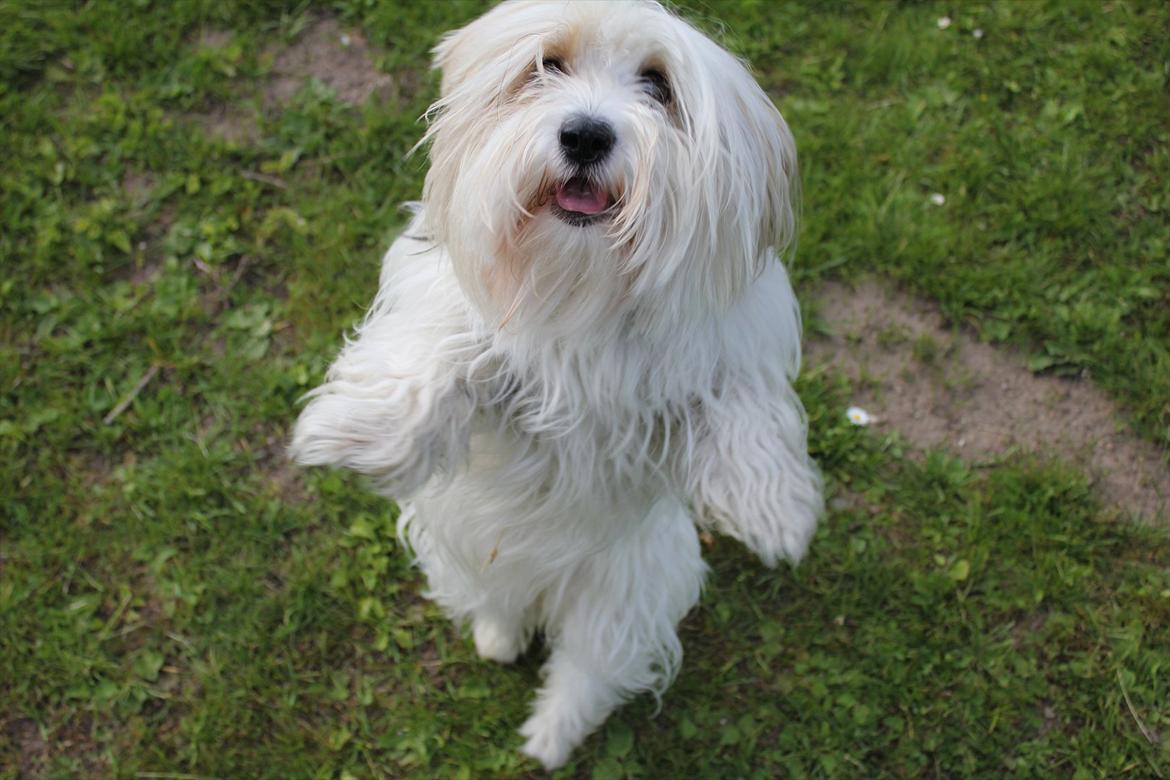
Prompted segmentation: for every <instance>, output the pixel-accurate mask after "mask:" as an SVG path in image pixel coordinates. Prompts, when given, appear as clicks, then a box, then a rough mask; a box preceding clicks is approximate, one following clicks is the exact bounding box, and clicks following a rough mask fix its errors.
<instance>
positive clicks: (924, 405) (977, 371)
mask: <svg viewBox="0 0 1170 780" xmlns="http://www.w3.org/2000/svg"><path fill="white" fill-rule="evenodd" d="M819 298H820V305H821V314H822V316H823V318H824V319H825V321H826V322H828V323H831V324H832V328H833V333H832V335H831V336H828V337H810V339H809V343H808V345H807V351H806V355H807V361H808V365H809V366H818V365H829V366H832V367H834V368H836V369H838V370H841V371H843V372H844V373H845V374H846V375H847V376H848V377H849V378H850V379H851V380H852V381H853V382H854V384H855V386H856V388H857V396H856V398H855V403H856V404H857V405H858V406H861V407H863V408H864V409H865V410H866V411H868V412H869V413H870V414H871V415H873V416H874V417H875V418H876V422H875V423H874V424H875V425H876V426H877V427H878V428H881V429H887V430H891V431H897V432H898V433H900V434H901V435H902V436H904V437H905V438H906V439H907V441H909V442H910V443H911V444H912V445H914V446H915V447H919V448H923V449H926V448H940V449H943V450H947V451H949V452H951V453H952V454H955V455H958V456H961V457H963V458H965V459H967V460H973V461H986V460H996V459H998V458H1001V457H1003V456H1005V455H1008V454H1010V453H1012V452H1015V451H1025V452H1035V453H1039V454H1041V455H1043V454H1053V453H1055V454H1058V455H1059V456H1060V457H1062V458H1065V459H1068V460H1070V461H1071V462H1073V463H1076V464H1078V465H1079V466H1081V467H1082V468H1084V469H1085V470H1086V471H1087V472H1088V473H1089V475H1090V476H1091V477H1092V479H1093V480H1094V482H1095V483H1096V486H1097V488H1098V490H1099V491H1100V494H1101V496H1102V499H1103V500H1104V501H1105V502H1106V503H1107V504H1108V505H1110V506H1111V507H1114V508H1116V509H1119V510H1120V511H1122V512H1123V513H1125V514H1128V515H1139V516H1141V517H1144V518H1145V519H1147V520H1151V521H1155V522H1159V523H1167V522H1170V466H1168V465H1167V463H1166V459H1165V457H1164V455H1163V454H1162V453H1161V451H1160V450H1159V449H1158V448H1157V447H1155V446H1154V445H1153V444H1151V443H1149V442H1146V441H1143V440H1141V439H1139V438H1137V437H1136V436H1134V435H1133V434H1132V433H1130V432H1128V431H1127V430H1126V427H1125V423H1124V422H1122V421H1121V419H1120V417H1119V415H1118V413H1117V410H1116V408H1115V406H1114V404H1113V402H1112V401H1111V400H1110V399H1109V398H1108V397H1107V396H1106V395H1105V394H1104V393H1103V392H1102V391H1101V390H1099V389H1098V388H1097V387H1095V386H1094V385H1092V384H1091V383H1089V382H1086V381H1079V380H1070V379H1062V378H1059V377H1050V376H1041V375H1036V374H1033V373H1032V372H1031V371H1029V370H1028V369H1027V367H1026V366H1025V365H1024V362H1023V360H1022V359H1021V358H1019V356H1017V355H1014V354H1012V353H1009V352H1006V351H1004V350H998V349H995V348H994V347H991V346H989V345H987V344H983V343H980V342H979V341H977V340H976V339H975V338H973V337H972V336H971V335H970V334H968V333H965V332H963V331H962V330H961V329H954V328H947V327H945V326H944V321H943V318H942V316H941V315H940V314H939V313H938V311H937V309H936V308H934V307H932V306H930V305H929V304H927V303H925V302H922V301H917V300H914V299H911V298H908V297H906V296H902V295H898V294H895V293H893V292H892V291H890V290H888V289H886V288H884V287H883V286H881V285H880V284H878V283H876V282H873V281H866V282H863V283H861V284H858V285H856V286H854V287H850V286H847V285H844V284H840V283H829V284H826V285H825V286H824V287H823V288H822V290H821V291H820V295H819Z"/></svg>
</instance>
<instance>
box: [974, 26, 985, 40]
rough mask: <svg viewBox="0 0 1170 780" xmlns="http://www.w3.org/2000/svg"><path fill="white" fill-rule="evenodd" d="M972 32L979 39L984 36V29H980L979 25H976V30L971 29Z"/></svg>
mask: <svg viewBox="0 0 1170 780" xmlns="http://www.w3.org/2000/svg"><path fill="white" fill-rule="evenodd" d="M971 34H972V35H973V36H975V39H976V40H978V39H980V38H982V37H983V30H981V29H979V28H978V27H976V28H975V29H974V30H972V31H971Z"/></svg>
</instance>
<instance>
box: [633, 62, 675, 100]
mask: <svg viewBox="0 0 1170 780" xmlns="http://www.w3.org/2000/svg"><path fill="white" fill-rule="evenodd" d="M638 79H639V80H640V81H641V82H642V88H643V89H645V90H646V94H648V95H649V96H650V97H652V98H654V99H655V100H657V101H658V102H659V103H661V104H663V105H666V104H667V103H669V102H670V98H671V94H670V82H669V81H667V80H666V75H665V74H664V73H663V72H662V71H660V70H658V69H657V68H647V69H646V70H644V71H642V73H641V74H640V75H639V76H638Z"/></svg>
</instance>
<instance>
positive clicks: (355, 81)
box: [185, 18, 422, 145]
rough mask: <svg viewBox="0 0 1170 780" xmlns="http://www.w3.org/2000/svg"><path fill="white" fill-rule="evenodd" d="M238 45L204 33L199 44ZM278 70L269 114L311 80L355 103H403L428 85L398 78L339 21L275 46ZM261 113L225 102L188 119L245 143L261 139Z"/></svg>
mask: <svg viewBox="0 0 1170 780" xmlns="http://www.w3.org/2000/svg"><path fill="white" fill-rule="evenodd" d="M231 43H232V35H231V33H230V32H226V31H222V30H204V31H203V32H201V33H200V34H199V36H198V37H197V38H196V39H195V40H194V41H193V45H195V46H198V47H200V48H207V49H220V48H223V47H225V46H228V45H230V44H231ZM264 56H265V57H267V58H271V61H272V70H271V72H270V73H269V74H268V77H267V79H266V80H264V82H263V84H262V85H261V87H260V89H261V92H260V95H261V100H260V102H261V103H262V107H263V111H264V112H279V111H280V110H281V109H283V108H284V106H286V105H287V104H288V103H289V101H291V100H292V97H293V96H294V95H295V94H296V93H297V92H298V91H299V90H300V89H301V88H302V87H303V86H304V85H305V84H306V83H307V82H308V81H309V80H310V79H316V80H317V81H320V82H321V83H322V84H324V85H325V86H327V87H329V88H330V89H331V90H333V91H334V92H335V93H336V95H337V98H338V99H339V100H341V101H342V102H344V103H348V104H350V105H354V106H357V105H361V104H363V103H365V102H366V101H368V100H369V99H370V98H371V97H373V96H375V95H377V96H378V97H380V98H385V99H389V100H394V101H396V102H403V101H404V100H406V99H409V98H410V97H413V95H414V94H416V93H417V91H418V90H419V89H421V87H422V80H421V79H420V78H419V77H418V75H417V74H413V73H408V74H406V75H404V76H402V77H400V78H395V77H393V76H391V75H390V74H388V73H382V72H381V71H379V70H378V69H377V68H376V67H375V66H374V59H375V52H374V50H373V48H372V47H371V46H370V44H369V42H368V41H367V40H366V37H365V35H363V34H362V33H361V32H360V31H359V30H356V29H350V28H345V27H342V26H341V25H340V24H339V23H338V22H337V20H336V19H330V18H320V19H317V20H315V21H312V22H310V23H309V24H308V26H307V27H306V28H305V30H304V31H303V32H302V33H301V35H300V36H299V37H298V38H297V40H296V41H295V42H293V43H292V44H290V45H287V46H283V45H282V46H272V47H269V48H268V49H267V50H266V51H265V54H264ZM258 111H259V109H258V108H256V107H249V106H248V105H246V104H245V102H244V101H243V100H241V101H240V102H238V103H224V104H217V105H214V106H211V107H210V108H208V109H207V110H204V111H197V112H192V113H189V114H186V115H185V118H186V120H187V121H189V122H192V123H194V124H195V126H196V127H198V128H199V129H200V131H201V132H203V133H204V134H205V135H208V136H211V137H215V138H219V139H222V140H225V141H228V142H230V143H235V144H240V145H250V144H255V143H257V142H258V141H259V140H260V137H261V132H260V119H261V117H260V116H259V114H258Z"/></svg>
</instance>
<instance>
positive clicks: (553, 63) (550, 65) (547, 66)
mask: <svg viewBox="0 0 1170 780" xmlns="http://www.w3.org/2000/svg"><path fill="white" fill-rule="evenodd" d="M540 69H541V70H545V71H548V72H549V73H564V72H565V63H563V62H561V60H560V59H558V58H557V57H545V58H543V59H541V61H540Z"/></svg>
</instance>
